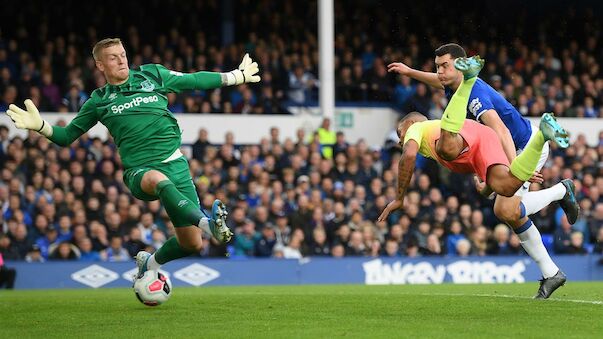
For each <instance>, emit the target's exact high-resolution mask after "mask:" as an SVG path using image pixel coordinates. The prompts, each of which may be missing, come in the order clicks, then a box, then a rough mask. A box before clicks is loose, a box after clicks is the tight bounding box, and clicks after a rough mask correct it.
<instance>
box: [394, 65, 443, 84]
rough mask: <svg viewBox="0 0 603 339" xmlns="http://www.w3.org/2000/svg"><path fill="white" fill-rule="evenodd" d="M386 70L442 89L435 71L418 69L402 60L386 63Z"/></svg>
mask: <svg viewBox="0 0 603 339" xmlns="http://www.w3.org/2000/svg"><path fill="white" fill-rule="evenodd" d="M387 71H388V72H394V73H398V74H401V75H404V76H407V77H411V78H413V79H415V80H417V81H420V82H422V83H424V84H427V85H429V86H431V87H434V88H439V89H444V86H442V84H441V83H440V80H438V75H437V74H436V73H431V72H423V71H419V70H418V69H414V68H410V67H408V66H406V64H405V63H403V62H393V63H391V64H389V65H387Z"/></svg>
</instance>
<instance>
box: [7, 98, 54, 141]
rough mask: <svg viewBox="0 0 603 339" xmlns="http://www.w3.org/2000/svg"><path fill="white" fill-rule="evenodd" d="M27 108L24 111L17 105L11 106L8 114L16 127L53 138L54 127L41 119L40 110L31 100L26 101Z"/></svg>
mask: <svg viewBox="0 0 603 339" xmlns="http://www.w3.org/2000/svg"><path fill="white" fill-rule="evenodd" d="M25 108H26V109H27V110H22V109H21V108H19V107H18V106H17V105H14V104H11V105H10V106H8V110H7V111H6V114H8V116H9V117H10V118H11V119H12V120H13V122H14V123H15V126H17V128H20V129H29V130H32V131H36V132H38V133H40V134H42V135H43V136H45V137H47V138H49V137H51V136H52V132H53V130H52V126H51V125H50V124H49V123H48V122H47V121H45V120H43V119H42V117H40V112H38V108H37V107H36V105H34V103H33V101H31V100H30V99H27V100H25Z"/></svg>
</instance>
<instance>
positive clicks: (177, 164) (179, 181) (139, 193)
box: [124, 157, 201, 208]
mask: <svg viewBox="0 0 603 339" xmlns="http://www.w3.org/2000/svg"><path fill="white" fill-rule="evenodd" d="M150 170H156V171H159V172H161V173H163V174H165V176H166V177H168V179H170V181H171V182H173V183H174V185H176V188H177V189H178V190H179V191H180V193H182V194H184V196H185V197H187V198H188V199H189V200H190V201H191V202H193V203H196V204H197V206H199V208H200V207H201V203H200V202H199V196H198V195H197V191H196V189H195V185H194V184H193V178H192V177H191V173H190V170H189V168H188V161H187V160H186V158H185V157H180V158H178V159H176V160H172V161H169V162H166V163H157V164H152V165H147V166H142V167H134V168H128V169H127V170H125V171H124V183H125V184H126V186H128V188H129V189H130V192H132V195H133V196H135V197H136V198H138V199H140V200H144V201H152V200H157V199H159V197H158V196H157V195H155V194H148V193H146V192H144V191H143V190H142V186H141V182H142V177H143V176H144V174H145V173H147V172H148V171H150Z"/></svg>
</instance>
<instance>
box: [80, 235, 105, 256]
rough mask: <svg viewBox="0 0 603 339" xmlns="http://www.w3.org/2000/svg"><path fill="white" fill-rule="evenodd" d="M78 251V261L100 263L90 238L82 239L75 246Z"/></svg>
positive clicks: (98, 254)
mask: <svg viewBox="0 0 603 339" xmlns="http://www.w3.org/2000/svg"><path fill="white" fill-rule="evenodd" d="M77 246H78V248H79V250H80V261H101V255H100V252H98V251H95V250H94V249H93V248H92V240H90V238H82V239H80V240H79V241H78V244H77Z"/></svg>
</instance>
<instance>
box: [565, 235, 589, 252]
mask: <svg viewBox="0 0 603 339" xmlns="http://www.w3.org/2000/svg"><path fill="white" fill-rule="evenodd" d="M565 253H567V254H588V251H587V250H586V249H585V248H584V235H583V234H582V233H581V232H572V234H571V235H570V246H569V247H568V248H567V250H566V252H565Z"/></svg>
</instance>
